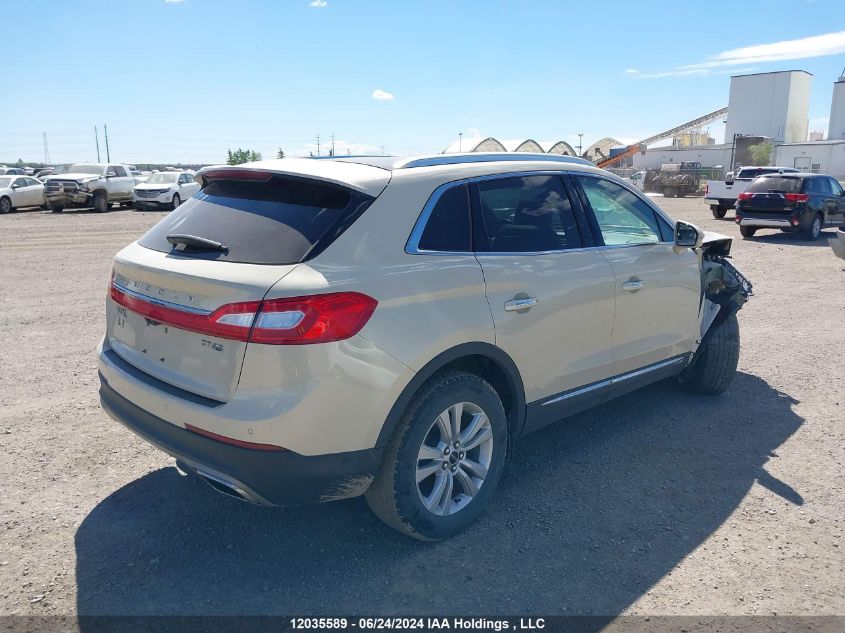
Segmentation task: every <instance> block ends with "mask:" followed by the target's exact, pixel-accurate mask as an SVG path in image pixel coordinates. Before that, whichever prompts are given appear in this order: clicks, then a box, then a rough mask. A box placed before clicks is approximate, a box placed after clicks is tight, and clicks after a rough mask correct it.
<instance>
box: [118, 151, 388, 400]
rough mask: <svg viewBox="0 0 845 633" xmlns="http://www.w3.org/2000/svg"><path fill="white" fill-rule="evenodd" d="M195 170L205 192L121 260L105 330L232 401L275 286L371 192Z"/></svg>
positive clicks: (140, 360)
mask: <svg viewBox="0 0 845 633" xmlns="http://www.w3.org/2000/svg"><path fill="white" fill-rule="evenodd" d="M388 173H389V172H388ZM197 178H198V179H200V180H201V181H202V184H203V189H202V190H201V191H200V192H199V193H197V194H196V195H195V196H194V197H193V198H191V199H189V200H187V201H186V202H184V203H183V204H182V205H181V206H179V207H178V208H177V209H176V210H175V211H173V212H172V213H170V214H169V215H168V216H167V217H166V218H165V219H164V220H162V221H161V222H159V223H158V224H157V225H156V226H154V227H153V228H152V229H150V231H149V232H147V233H146V234H145V235H144V236H143V237H142V238H141V239H140V240H138V242H137V243H135V244H132V245H130V246H128V247H127V248H125V249H124V250H123V251H121V252H120V253H119V254H118V255H117V256H116V257H115V262H114V272H113V280H112V287H111V290H110V294H109V301H108V311H107V318H108V323H107V339H108V343H109V346H110V347H111V349H112V350H113V351H114V353H116V354H117V355H118V356H119V357H120V358H121V359H123V360H124V361H126V362H127V363H129V364H131V365H133V366H134V367H135V368H137V369H139V370H141V371H142V372H144V373H146V374H148V375H150V376H153V377H155V378H157V379H159V380H162V381H164V382H166V383H168V384H170V385H173V386H175V387H178V388H180V389H184V390H186V391H189V392H191V393H193V394H198V395H201V396H204V397H207V398H212V399H214V400H218V401H226V400H228V399H229V398H231V397H232V395H233V394H234V392H235V389H236V388H237V385H238V378H239V375H240V370H241V365H242V362H243V358H244V353H245V351H246V347H247V345H248V340H249V337H250V331H251V328H252V324H253V320H254V319H255V318H256V315H257V314H258V313H259V312H260V310H261V301H262V299H263V298H264V296H265V295H266V293H267V291H268V290H269V289H270V288H271V287H272V286H273V285H274V284H275V283H276V282H277V281H278V280H279V279H281V278H282V277H284V276H285V275H287V274H288V273H289V272H290V271H292V270H293V269H294V268H295V267H296V265H297V264H298V263H300V262H302V261H306V260H308V259H310V258H312V257H314V256H316V254H317V253H319V252H321V251H322V250H324V249H325V248H326V247H327V246H328V245H329V244H330V243H331V242H332V241H333V240H334V239H336V237H337V236H338V235H340V234H341V233H342V232H343V230H345V228H346V227H348V226H349V225H350V224H351V223H352V222H353V221H354V220H355V218H357V217H358V216H359V215H360V213H362V212H363V211H364V209H366V207H367V206H369V204H370V203H371V202H372V200H373V199H374V197H373V196H370V195H368V194H366V193H363V192H362V191H360V190H356V188H353V187H351V186H349V187H346V186H342V185H339V184H337V183H331V182H326V181H324V180H317V179H312V178H307V177H301V176H291V175H289V174H280V173H276V172H270V171H266V170H257V169H247V168H237V169H232V168H227V169H219V170H216V171H215V170H210V171H206V172H204V173H201V174H199V175H198V177H197ZM385 182H386V181H385ZM382 188H383V187H382Z"/></svg>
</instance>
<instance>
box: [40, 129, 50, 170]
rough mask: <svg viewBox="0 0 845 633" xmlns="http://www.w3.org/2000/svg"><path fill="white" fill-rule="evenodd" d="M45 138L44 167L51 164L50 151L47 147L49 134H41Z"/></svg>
mask: <svg viewBox="0 0 845 633" xmlns="http://www.w3.org/2000/svg"><path fill="white" fill-rule="evenodd" d="M41 135H42V136H43V137H44V166H45V167H46V166H47V165H49V164H50V149H49V148H48V147H47V132H41Z"/></svg>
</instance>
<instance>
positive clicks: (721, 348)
mask: <svg viewBox="0 0 845 633" xmlns="http://www.w3.org/2000/svg"><path fill="white" fill-rule="evenodd" d="M714 327H715V329H714V330H713V331H712V332H710V335H709V336H708V337H707V340H706V341H705V342H704V343H703V345H702V346H701V347H699V349H698V351H697V352H696V354H695V358H694V359H693V361H692V364H691V365H690V366H689V367H687V368H686V369H685V370H684V372H683V373H682V374H681V375H680V376H679V377H678V380H679V382H680V383H681V384H682V385H683V386H684V388H685V389H687V390H688V391H691V392H693V393H698V394H703V395H709V396H715V395H718V394H720V393H722V392H724V391H725V389H727V388H728V386H729V385H730V384H731V381H733V379H734V376H735V375H736V367H737V365H738V364H739V321H738V320H737V318H736V313H735V312H732V313H731V315H730V316H729V317H728V318H727V319H725V320H724V321H722V322H721V323H719V325H716V326H714Z"/></svg>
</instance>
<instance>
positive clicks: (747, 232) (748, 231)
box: [739, 226, 757, 237]
mask: <svg viewBox="0 0 845 633" xmlns="http://www.w3.org/2000/svg"><path fill="white" fill-rule="evenodd" d="M756 232H757V228H756V227H753V226H740V227H739V234H740V235H742V237H754V234H755V233H756Z"/></svg>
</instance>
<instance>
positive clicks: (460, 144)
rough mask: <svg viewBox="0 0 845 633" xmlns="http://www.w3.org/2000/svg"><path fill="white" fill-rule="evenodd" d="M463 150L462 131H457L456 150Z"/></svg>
mask: <svg viewBox="0 0 845 633" xmlns="http://www.w3.org/2000/svg"><path fill="white" fill-rule="evenodd" d="M463 150H464V133H463V132H458V152H462V151H463Z"/></svg>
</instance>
